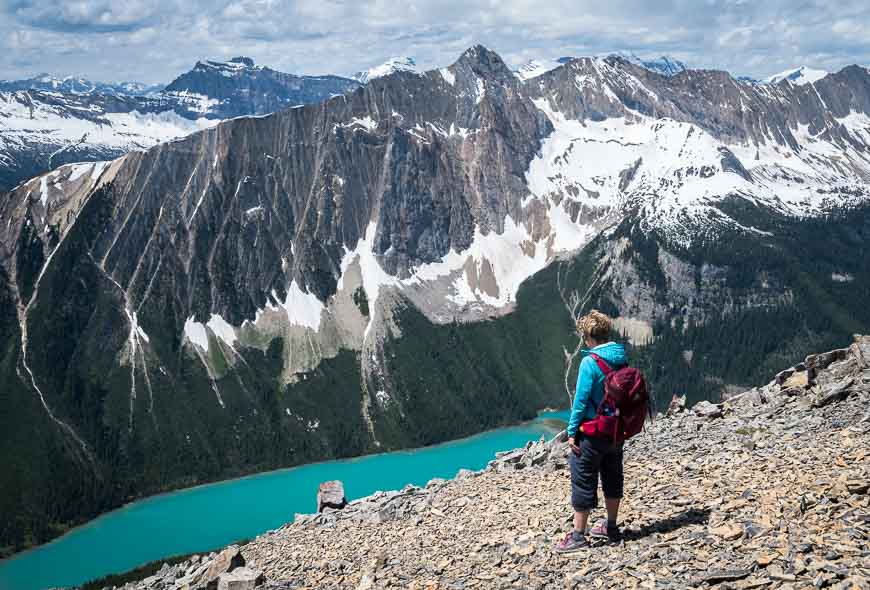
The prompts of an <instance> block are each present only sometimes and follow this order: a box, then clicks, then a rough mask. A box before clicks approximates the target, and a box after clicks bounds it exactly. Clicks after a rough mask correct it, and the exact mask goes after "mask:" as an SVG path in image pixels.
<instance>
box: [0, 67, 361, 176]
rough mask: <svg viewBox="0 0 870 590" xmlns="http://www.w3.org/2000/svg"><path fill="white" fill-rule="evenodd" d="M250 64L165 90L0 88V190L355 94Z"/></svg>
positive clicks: (208, 71) (57, 83)
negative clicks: (224, 124)
mask: <svg viewBox="0 0 870 590" xmlns="http://www.w3.org/2000/svg"><path fill="white" fill-rule="evenodd" d="M357 86H358V84H357V83H356V82H354V81H353V80H349V79H346V78H340V77H337V76H294V75H292V74H284V73H282V72H277V71H275V70H271V69H269V68H266V67H260V66H255V65H254V62H253V61H252V60H250V59H248V58H236V59H235V60H231V61H229V62H211V61H209V62H200V63H198V64H197V65H196V66H195V67H194V68H193V69H192V70H191V71H189V72H187V73H185V74H183V75H181V76H179V77H178V78H177V79H175V80H174V81H173V82H172V83H171V84H170V85H169V86H167V87H166V89H165V90H160V91H155V90H154V89H150V88H148V87H144V86H142V85H138V84H136V83H121V84H116V85H107V84H100V83H93V82H89V81H87V80H83V79H78V78H64V79H63V80H58V79H55V78H51V77H49V76H37V77H36V78H33V79H30V80H23V81H18V82H5V83H0V126H2V128H3V134H2V135H0V190H8V189H10V188H12V187H13V186H15V185H17V184H18V183H20V182H21V181H23V180H26V179H28V178H32V177H34V176H36V175H38V174H41V173H43V172H46V171H47V170H51V169H53V168H55V167H57V166H58V165H62V164H65V163H70V162H88V161H105V160H111V159H114V158H117V157H119V156H121V155H123V154H125V153H127V152H129V151H131V150H135V149H145V148H149V147H152V146H154V145H156V144H157V143H160V142H163V141H169V140H172V139H176V138H178V137H182V136H184V135H187V134H189V133H191V132H193V131H196V130H197V129H202V128H204V127H208V126H211V125H214V124H215V123H216V122H217V121H218V120H221V119H225V118H232V117H237V116H243V115H264V114H268V113H271V112H274V111H277V110H280V109H283V108H287V107H292V106H296V105H299V104H305V103H311V102H319V101H321V100H324V99H326V98H329V97H330V96H334V95H336V94H341V93H343V92H346V91H348V90H350V89H353V88H356V87H357Z"/></svg>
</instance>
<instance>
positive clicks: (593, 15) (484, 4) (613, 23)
mask: <svg viewBox="0 0 870 590" xmlns="http://www.w3.org/2000/svg"><path fill="white" fill-rule="evenodd" d="M3 1H4V0H0V11H5V14H3V15H2V16H0V39H4V38H5V43H4V42H3V41H0V43H4V44H5V46H6V47H7V48H9V49H13V51H7V52H4V54H2V55H0V78H3V77H6V78H8V77H14V76H17V75H24V74H32V73H34V72H36V71H43V70H47V71H50V72H55V73H58V74H70V73H77V74H84V75H88V76H89V77H92V78H98V79H99V78H102V79H117V78H119V77H122V78H129V79H140V80H143V81H145V82H158V81H165V82H168V81H169V80H171V79H172V78H174V77H175V76H176V75H177V74H179V73H180V72H181V71H182V70H185V69H187V68H189V67H190V66H191V65H192V64H193V63H194V62H195V61H196V60H197V59H205V58H227V57H231V56H234V55H250V56H251V57H253V58H254V59H255V60H256V61H257V62H259V63H263V64H267V65H269V66H271V67H274V68H276V69H280V70H283V71H289V72H295V73H311V74H314V73H325V72H329V73H339V74H350V73H352V72H355V71H357V70H361V69H364V68H368V67H369V66H371V65H374V64H377V63H380V62H381V61H383V60H384V59H386V58H388V57H390V56H393V55H413V56H414V57H416V58H417V61H418V63H419V64H420V65H421V66H422V67H425V68H430V67H436V66H442V65H446V64H449V63H451V62H452V61H453V60H454V59H456V57H457V56H458V55H459V53H461V52H462V50H464V49H465V48H467V47H468V46H470V45H472V44H474V43H483V44H484V45H487V46H488V47H491V48H492V49H494V50H496V51H498V52H499V53H500V54H502V56H503V57H504V58H505V60H506V61H508V62H509V63H513V64H518V63H521V62H522V61H525V60H527V59H529V58H532V57H546V58H552V57H558V56H562V55H589V54H597V53H601V52H606V51H614V50H629V51H633V52H635V53H638V54H640V55H645V56H655V55H660V54H669V55H673V56H674V57H677V58H678V59H681V60H683V61H686V62H687V63H689V64H690V65H695V66H698V67H717V68H722V69H728V70H729V71H732V72H734V73H735V74H749V75H754V76H757V77H764V76H767V75H769V74H772V73H775V72H778V71H781V70H784V69H786V68H788V67H791V66H793V65H800V64H806V65H809V66H812V67H816V68H821V69H826V70H836V69H838V68H840V67H842V66H844V65H847V64H850V63H859V64H867V63H870V34H868V33H870V5H867V3H866V2H860V1H854V0H845V1H843V2H837V3H830V2H822V1H821V0H791V1H786V0H773V1H767V2H761V1H747V0H708V1H706V2H703V3H699V2H697V1H694V0H661V1H657V2H648V1H645V0H644V1H641V0H609V1H608V2H600V1H597V0H596V1H591V0H551V1H548V2H542V1H540V0H503V1H495V0H442V1H434V0H432V1H423V0H359V1H351V0H219V1H216V2H215V1H212V0H209V1H206V0H185V1H181V0H128V1H126V2H117V1H115V0H73V1H70V0H61V1H57V0H5V2H6V3H5V4H3V3H2V2H3ZM37 39H38V40H37ZM41 42H44V43H43V44H41ZM107 55H109V56H111V59H106V56H107Z"/></svg>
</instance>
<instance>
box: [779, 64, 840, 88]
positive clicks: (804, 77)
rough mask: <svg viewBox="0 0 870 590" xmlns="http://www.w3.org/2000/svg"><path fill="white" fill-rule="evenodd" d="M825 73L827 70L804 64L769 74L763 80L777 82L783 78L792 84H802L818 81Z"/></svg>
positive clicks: (826, 73)
mask: <svg viewBox="0 0 870 590" xmlns="http://www.w3.org/2000/svg"><path fill="white" fill-rule="evenodd" d="M827 75H828V72H826V71H824V70H814V69H812V68H808V67H806V66H801V67H799V68H794V69H791V70H786V71H784V72H780V73H779V74H775V75H773V76H770V77H769V78H766V79H765V82H767V83H768V84H779V83H780V82H782V81H783V80H788V81H789V82H791V83H793V84H797V85H798V86H802V85H804V84H811V83H814V82H818V81H819V80H821V79H822V78H824V77H825V76H827Z"/></svg>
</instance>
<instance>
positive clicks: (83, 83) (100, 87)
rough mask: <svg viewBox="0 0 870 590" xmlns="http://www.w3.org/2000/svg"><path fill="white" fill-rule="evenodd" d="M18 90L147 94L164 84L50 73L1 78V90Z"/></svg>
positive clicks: (126, 94)
mask: <svg viewBox="0 0 870 590" xmlns="http://www.w3.org/2000/svg"><path fill="white" fill-rule="evenodd" d="M17 90H42V91H45V92H62V93H69V94H107V95H115V96H147V95H149V94H154V93H157V92H160V91H161V90H163V85H162V84H150V85H149V84H142V83H141V82H118V83H106V82H94V81H92V80H88V79H87V78H81V77H77V76H67V77H65V78H57V77H55V76H52V75H50V74H39V75H37V76H34V77H32V78H25V79H23V80H0V92H3V91H5V92H15V91H17Z"/></svg>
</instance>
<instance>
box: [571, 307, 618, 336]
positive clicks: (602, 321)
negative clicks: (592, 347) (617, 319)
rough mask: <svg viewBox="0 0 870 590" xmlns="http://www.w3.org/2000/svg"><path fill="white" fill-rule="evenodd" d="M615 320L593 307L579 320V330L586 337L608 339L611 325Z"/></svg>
mask: <svg viewBox="0 0 870 590" xmlns="http://www.w3.org/2000/svg"><path fill="white" fill-rule="evenodd" d="M612 323H613V322H611V320H610V318H609V317H607V315H605V314H603V313H601V312H600V311H598V310H597V309H593V310H592V311H590V312H589V313H587V314H586V315H584V316H583V317H582V318H580V319H579V320H577V332H578V333H579V334H580V335H581V336H583V337H584V338H592V339H593V340H598V341H602V340H607V338H609V337H610V327H611V325H612Z"/></svg>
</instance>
